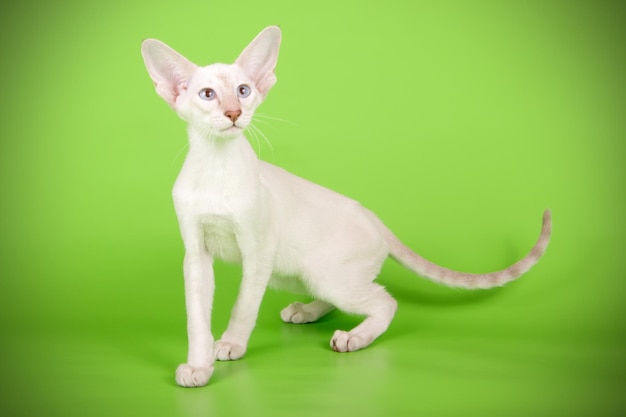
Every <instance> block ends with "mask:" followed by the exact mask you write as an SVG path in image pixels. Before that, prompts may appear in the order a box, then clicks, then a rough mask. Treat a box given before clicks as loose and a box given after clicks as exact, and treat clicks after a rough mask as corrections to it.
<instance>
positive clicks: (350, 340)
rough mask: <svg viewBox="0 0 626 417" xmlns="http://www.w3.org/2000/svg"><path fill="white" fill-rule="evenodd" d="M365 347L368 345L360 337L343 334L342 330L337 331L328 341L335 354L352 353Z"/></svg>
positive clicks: (347, 333)
mask: <svg viewBox="0 0 626 417" xmlns="http://www.w3.org/2000/svg"><path fill="white" fill-rule="evenodd" d="M367 345H369V343H367V341H366V340H365V339H363V338H362V337H361V336H358V335H355V334H352V333H349V332H344V331H343V330H337V331H336V332H335V334H334V335H333V338H332V339H330V347H331V348H333V350H334V351H335V352H353V351H355V350H359V349H362V348H364V347H366V346H367Z"/></svg>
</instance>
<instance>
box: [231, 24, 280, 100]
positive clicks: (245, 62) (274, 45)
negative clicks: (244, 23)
mask: <svg viewBox="0 0 626 417" xmlns="http://www.w3.org/2000/svg"><path fill="white" fill-rule="evenodd" d="M280 39H281V35H280V28H279V27H278V26H270V27H267V28H265V29H263V30H262V31H261V33H259V34H258V35H257V37H256V38H254V40H253V41H252V42H250V44H249V45H248V46H247V47H246V49H244V50H243V52H242V53H241V55H239V58H237V60H236V61H235V64H237V65H239V66H240V67H241V68H242V69H243V70H244V71H245V72H246V74H247V75H248V76H249V77H250V78H252V80H253V81H254V83H255V85H256V87H257V89H258V90H259V91H260V92H261V94H262V95H263V96H265V95H266V94H267V92H268V91H269V90H270V88H272V86H273V85H274V83H276V74H274V69H275V68H276V61H277V60H278V48H279V47H280Z"/></svg>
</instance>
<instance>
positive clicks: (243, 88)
mask: <svg viewBox="0 0 626 417" xmlns="http://www.w3.org/2000/svg"><path fill="white" fill-rule="evenodd" d="M250 92H251V90H250V87H248V86H247V85H245V84H241V85H240V86H239V87H237V95H238V96H239V97H241V98H246V97H248V96H249V95H250Z"/></svg>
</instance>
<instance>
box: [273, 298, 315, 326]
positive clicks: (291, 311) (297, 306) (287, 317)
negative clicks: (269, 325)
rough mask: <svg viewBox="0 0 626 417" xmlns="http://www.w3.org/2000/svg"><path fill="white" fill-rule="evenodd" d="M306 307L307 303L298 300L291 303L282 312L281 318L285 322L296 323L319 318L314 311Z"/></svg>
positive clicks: (308, 321)
mask: <svg viewBox="0 0 626 417" xmlns="http://www.w3.org/2000/svg"><path fill="white" fill-rule="evenodd" d="M305 307H306V305H305V304H302V303H298V302H296V303H293V304H289V305H288V306H287V307H285V308H283V309H282V311H281V312H280V318H281V319H282V320H283V321H284V322H285V323H295V324H304V323H311V322H314V321H315V320H317V318H318V317H316V316H315V315H314V314H313V313H312V312H310V311H307V310H306V309H305Z"/></svg>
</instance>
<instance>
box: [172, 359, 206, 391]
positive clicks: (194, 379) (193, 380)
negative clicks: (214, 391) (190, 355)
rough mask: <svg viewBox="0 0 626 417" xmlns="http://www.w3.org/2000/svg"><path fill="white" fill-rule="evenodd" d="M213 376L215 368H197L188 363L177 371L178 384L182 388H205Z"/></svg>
mask: <svg viewBox="0 0 626 417" xmlns="http://www.w3.org/2000/svg"><path fill="white" fill-rule="evenodd" d="M212 374H213V366H209V367H196V366H191V365H188V364H186V363H184V364H182V365H180V366H179V367H178V368H177V369H176V383H177V384H178V385H180V386H181V387H188V388H191V387H203V386H205V385H206V384H207V383H208V382H209V379H210V378H211V375H212Z"/></svg>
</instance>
